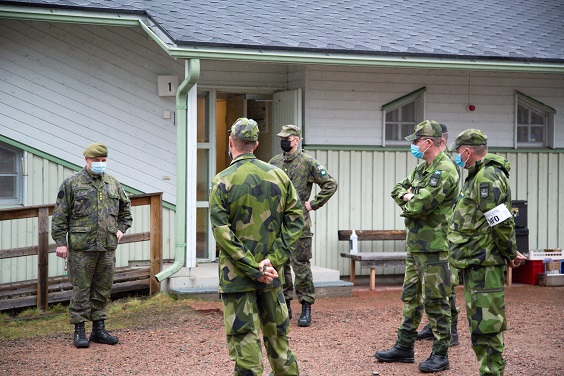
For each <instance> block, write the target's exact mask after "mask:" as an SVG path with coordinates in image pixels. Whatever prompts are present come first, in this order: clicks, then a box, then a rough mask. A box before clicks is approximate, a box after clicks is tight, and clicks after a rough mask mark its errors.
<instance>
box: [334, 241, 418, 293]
mask: <svg viewBox="0 0 564 376" xmlns="http://www.w3.org/2000/svg"><path fill="white" fill-rule="evenodd" d="M338 233H339V240H340V241H349V240H350V237H351V234H352V230H339V231H338ZM355 233H356V235H357V236H358V241H364V240H372V241H374V240H405V230H355ZM341 257H345V258H348V259H350V260H351V271H350V281H351V282H352V283H353V284H354V281H355V265H356V261H360V265H361V267H365V268H370V290H372V291H374V290H376V267H377V266H382V267H392V266H404V265H405V258H406V257H407V252H359V253H357V254H350V253H349V252H341Z"/></svg>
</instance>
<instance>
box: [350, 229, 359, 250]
mask: <svg viewBox="0 0 564 376" xmlns="http://www.w3.org/2000/svg"><path fill="white" fill-rule="evenodd" d="M349 247H350V252H351V255H356V254H357V253H358V235H357V234H356V232H355V231H354V230H352V234H351V237H350V239H349Z"/></svg>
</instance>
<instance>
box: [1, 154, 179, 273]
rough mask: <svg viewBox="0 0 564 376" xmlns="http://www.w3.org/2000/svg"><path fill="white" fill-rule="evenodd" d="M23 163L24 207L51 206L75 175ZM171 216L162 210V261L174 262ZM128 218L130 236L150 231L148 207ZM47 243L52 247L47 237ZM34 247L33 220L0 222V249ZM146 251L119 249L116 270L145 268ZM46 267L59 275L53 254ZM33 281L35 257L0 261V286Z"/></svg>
mask: <svg viewBox="0 0 564 376" xmlns="http://www.w3.org/2000/svg"><path fill="white" fill-rule="evenodd" d="M27 160H28V162H27V171H28V194H27V196H28V197H27V200H28V205H29V206H31V205H43V204H50V203H54V202H55V199H56V197H57V192H58V188H59V186H60V185H61V183H62V182H63V180H64V179H65V178H67V177H69V176H71V175H72V174H74V173H75V171H73V170H71V169H69V168H66V167H62V166H60V165H58V164H56V163H54V162H51V161H49V160H47V159H44V158H41V157H38V156H36V155H34V154H31V153H28V158H27ZM174 214H175V212H174V211H173V210H170V209H167V208H163V259H173V258H174ZM132 215H133V226H132V228H131V232H132V233H135V232H144V231H149V230H150V218H149V207H147V206H139V207H134V208H132ZM50 219H51V218H50ZM49 223H50V222H49ZM49 225H50V224H49ZM49 243H50V244H52V243H54V242H53V240H52V239H51V238H50V237H49ZM34 245H37V218H30V219H18V220H12V221H0V249H8V248H20V247H28V246H34ZM149 247H150V245H149V242H142V243H130V244H124V245H120V246H119V247H118V249H117V252H116V266H128V265H131V264H135V265H139V264H143V265H147V264H148V260H149V256H150V253H149V252H150V249H149ZM49 266H50V268H49V276H50V277H53V276H58V275H62V274H63V270H64V263H63V260H62V259H61V258H58V257H57V256H56V255H55V254H53V253H51V254H49ZM35 278H37V256H26V257H17V258H13V259H2V260H0V283H8V282H16V281H24V280H29V279H35Z"/></svg>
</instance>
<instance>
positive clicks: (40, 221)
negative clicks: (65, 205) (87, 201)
mask: <svg viewBox="0 0 564 376" xmlns="http://www.w3.org/2000/svg"><path fill="white" fill-rule="evenodd" d="M37 232H38V239H37V308H39V309H42V310H44V311H46V310H47V308H48V306H49V301H48V300H49V298H48V297H49V294H48V291H49V283H48V278H49V208H46V207H43V208H39V209H38V210H37Z"/></svg>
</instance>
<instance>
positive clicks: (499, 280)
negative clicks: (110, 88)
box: [463, 265, 507, 376]
mask: <svg viewBox="0 0 564 376" xmlns="http://www.w3.org/2000/svg"><path fill="white" fill-rule="evenodd" d="M504 268H505V267H504V266H503V265H496V266H485V267H475V268H468V269H464V270H463V279H464V299H465V300H466V314H467V316H468V325H469V326H470V337H471V339H472V349H474V352H475V353H476V357H477V358H478V362H479V363H480V375H496V376H502V375H503V370H504V369H505V361H504V360H503V356H502V354H503V346H504V345H503V332H504V331H505V330H506V328H507V322H506V319H505V294H504V289H503V271H504Z"/></svg>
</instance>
